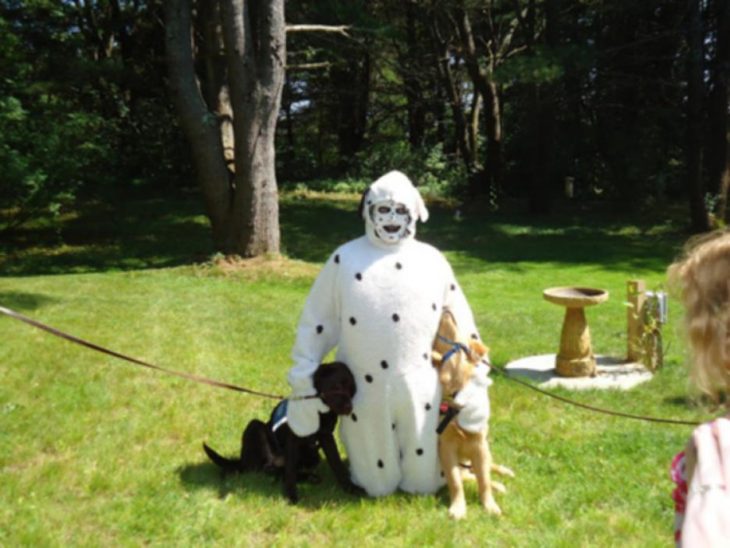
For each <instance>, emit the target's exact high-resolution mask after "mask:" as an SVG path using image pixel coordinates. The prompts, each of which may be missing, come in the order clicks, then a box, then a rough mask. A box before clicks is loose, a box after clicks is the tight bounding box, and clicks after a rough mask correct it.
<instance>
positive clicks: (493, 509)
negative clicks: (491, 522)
mask: <svg viewBox="0 0 730 548" xmlns="http://www.w3.org/2000/svg"><path fill="white" fill-rule="evenodd" d="M482 508H484V511H485V512H487V514H491V515H493V516H501V515H502V510H501V508H500V507H499V505H498V504H497V501H495V500H494V497H492V496H491V495H490V496H488V497H487V498H486V500H484V501H482Z"/></svg>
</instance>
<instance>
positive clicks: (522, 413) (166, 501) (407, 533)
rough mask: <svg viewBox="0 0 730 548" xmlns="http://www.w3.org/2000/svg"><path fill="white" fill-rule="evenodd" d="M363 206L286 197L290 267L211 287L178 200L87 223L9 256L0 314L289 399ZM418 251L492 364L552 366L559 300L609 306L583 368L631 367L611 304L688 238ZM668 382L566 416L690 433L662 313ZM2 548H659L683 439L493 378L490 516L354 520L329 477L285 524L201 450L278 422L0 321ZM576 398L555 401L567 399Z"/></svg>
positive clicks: (534, 235) (99, 210) (518, 236)
mask: <svg viewBox="0 0 730 548" xmlns="http://www.w3.org/2000/svg"><path fill="white" fill-rule="evenodd" d="M356 205H357V201H356V199H354V198H351V199H323V198H321V197H318V198H312V197H307V196H302V195H290V196H287V197H285V198H284V199H283V201H282V229H283V243H284V246H285V249H286V253H287V255H288V256H289V257H290V258H291V259H296V261H273V262H271V263H268V264H267V263H265V262H264V263H255V264H253V265H249V266H246V267H243V266H241V265H238V266H239V268H236V265H235V264H234V265H231V266H230V268H224V266H225V265H218V266H216V265H215V264H212V263H206V260H207V257H209V256H210V247H209V243H208V232H207V228H206V225H205V222H204V218H203V216H202V214H201V213H200V210H199V204H198V202H197V201H196V199H195V197H188V198H185V199H180V198H175V199H170V198H166V199H165V200H153V199H139V200H136V201H133V202H129V203H124V204H121V205H119V206H118V207H115V208H111V207H110V206H106V205H103V204H96V205H95V206H94V207H92V208H85V209H80V210H79V212H78V213H77V214H76V215H74V216H69V218H68V219H67V220H66V222H65V223H64V224H63V225H62V227H61V230H60V232H58V231H49V230H47V229H43V228H39V227H36V228H34V229H31V230H28V231H24V232H19V233H16V234H15V235H12V237H11V238H9V239H8V240H7V241H6V242H5V243H4V244H2V245H3V248H2V251H3V256H2V257H0V269H2V270H1V271H0V272H2V277H0V304H2V305H4V306H7V307H10V308H14V309H16V310H18V311H20V312H23V313H25V314H28V315H30V316H33V317H34V318H37V319H39V320H40V321H43V322H47V323H49V324H51V325H54V326H57V327H59V328H62V329H65V330H67V331H69V332H71V333H74V334H76V335H78V336H80V337H84V338H88V339H90V340H92V341H94V342H97V343H98V344H101V345H104V346H108V347H110V348H113V349H116V350H119V351H122V352H124V353H127V354H129V355H132V356H136V357H139V358H143V359H146V360H149V361H151V362H153V363H157V364H160V365H163V366H166V367H171V368H174V369H180V370H184V371H189V372H194V373H198V374H202V375H207V376H211V377H214V378H217V379H221V380H226V381H230V382H233V383H237V384H242V385H246V386H250V387H254V388H258V389H260V390H264V391H271V392H275V393H285V392H286V390H287V387H286V382H285V374H286V371H287V369H288V367H289V363H290V362H289V352H290V349H291V346H292V344H293V340H294V331H295V327H296V323H297V320H298V316H299V312H300V310H301V307H302V305H303V303H304V299H305V298H306V294H307V291H308V288H309V286H310V284H311V282H312V279H313V276H314V275H315V274H316V272H317V270H318V267H319V263H321V262H322V261H323V260H324V259H325V258H326V257H327V255H328V254H329V253H330V252H331V251H332V249H334V247H335V246H336V245H338V244H339V243H341V242H343V241H344V240H346V239H349V238H351V237H355V236H357V235H359V234H360V233H361V224H360V222H359V221H358V219H357V216H356V214H355V208H356ZM432 213H433V218H432V220H431V221H429V223H428V224H426V225H423V226H422V228H421V232H420V235H419V236H420V237H421V238H422V239H424V240H426V241H429V242H431V243H434V244H435V245H437V246H438V247H439V248H441V249H443V250H444V251H445V252H446V254H447V255H448V257H449V259H450V261H451V263H452V265H453V266H454V269H455V271H456V273H457V276H458V277H459V280H460V282H461V284H462V285H463V287H464V291H465V292H466V294H467V297H468V298H469V300H470V303H471V305H472V308H473V309H474V312H475V314H476V318H477V323H478V325H479V327H480V330H481V332H482V335H483V336H484V338H485V339H486V340H487V342H488V344H489V345H490V347H491V348H492V357H493V359H494V361H495V363H497V364H499V365H503V364H505V363H506V362H508V361H510V360H512V359H515V358H518V357H522V356H526V355H531V354H538V353H540V354H542V353H549V352H554V351H555V349H556V346H557V342H558V339H559V331H560V323H561V320H562V312H561V311H560V310H559V309H558V308H557V307H555V306H554V305H551V304H549V303H547V302H546V301H544V300H543V299H542V296H541V293H542V290H543V289H544V288H546V287H550V286H556V285H574V284H575V285H589V286H595V287H602V288H605V289H608V290H609V292H610V293H611V298H610V299H609V301H608V302H606V303H604V304H602V305H600V306H598V307H594V308H591V309H590V310H589V311H588V316H589V322H590V325H591V329H592V335H593V342H594V347H595V350H596V351H597V352H599V353H603V354H610V355H616V356H621V355H623V354H624V353H625V348H626V341H625V330H626V309H625V307H624V305H623V301H624V299H625V285H626V281H627V280H628V279H633V278H641V279H644V280H645V281H646V282H647V284H648V285H649V287H651V288H656V287H659V286H660V285H661V284H662V282H663V280H664V269H665V267H666V265H667V263H668V262H669V261H670V260H671V258H672V257H673V255H674V253H675V252H676V250H677V248H678V246H679V245H680V244H681V242H682V240H683V239H684V235H682V234H681V233H679V232H677V231H675V230H672V228H671V225H665V224H652V223H648V224H640V225H636V224H631V223H628V222H624V223H615V222H612V221H610V219H607V218H606V217H602V216H601V215H585V214H583V215H578V214H577V213H576V214H575V215H574V216H571V215H568V216H566V217H563V219H562V221H561V222H560V223H558V222H547V221H543V222H534V221H532V220H530V219H526V218H524V217H520V216H515V215H508V214H500V215H483V214H476V213H475V214H467V215H466V217H465V218H464V219H463V220H460V221H456V220H454V219H453V212H451V211H449V210H447V209H442V210H439V209H437V208H436V209H434V211H432ZM672 307H673V308H672V311H671V312H672V323H670V325H668V326H666V327H665V341H666V342H667V343H668V345H669V349H668V355H667V363H666V366H665V368H664V369H662V370H661V371H660V372H659V373H658V374H657V375H656V376H655V378H654V379H653V380H652V381H650V382H649V383H647V384H644V385H642V386H640V387H638V388H636V389H634V390H632V391H630V392H613V391H592V392H581V393H573V394H572V397H575V398H577V399H580V400H581V401H584V402H587V403H590V404H594V405H599V406H602V407H608V408H612V409H619V410H621V411H626V412H631V413H638V414H648V415H655V416H664V417H672V418H684V419H691V420H696V419H701V418H703V417H705V416H707V414H708V413H709V412H708V411H707V410H706V409H703V408H701V407H699V406H697V405H695V404H693V403H692V401H691V400H690V399H688V397H687V393H688V389H687V382H686V374H685V371H684V366H683V364H682V362H683V358H682V344H681V342H680V341H679V340H678V338H677V337H676V336H675V334H674V333H675V328H674V324H676V323H677V319H678V310H677V306H676V305H674V304H673V305H672ZM0 340H1V341H2V343H1V344H0V378H2V382H1V383H0V486H2V487H0V545H3V546H15V545H45V546H62V545H63V546H65V545H92V546H98V545H117V544H121V545H139V544H143V543H144V544H153V545H198V544H201V543H208V544H220V545H246V546H247V545H250V544H253V545H275V546H285V545H286V546H289V545H295V546H299V545H347V546H350V545H352V544H362V545H366V546H372V545H388V546H392V545H396V546H400V545H429V546H441V545H445V546H465V545H466V546H483V545H489V546H575V545H579V546H619V545H623V546H642V547H643V546H667V545H669V544H670V543H671V539H672V536H671V534H672V533H671V529H672V522H673V510H672V503H671V499H670V492H671V489H672V486H671V484H670V482H669V480H668V473H667V468H668V465H669V462H670V460H671V458H672V456H673V455H674V454H675V453H676V452H677V451H678V450H679V449H681V448H682V446H683V444H684V442H685V440H686V439H687V436H688V434H689V432H690V428H688V427H678V426H669V425H657V424H651V423H644V422H637V421H629V420H625V419H618V418H612V417H607V416H603V415H597V414H592V413H589V412H586V411H583V410H580V409H577V408H573V407H568V406H565V405H564V404H562V403H559V402H556V401H554V400H551V399H548V398H545V397H544V396H540V395H538V394H535V393H534V392H532V391H529V390H526V389H525V388H524V387H521V386H519V385H516V384H514V383H511V382H510V381H508V380H505V379H502V378H495V383H494V385H493V387H492V389H491V398H492V420H491V434H490V438H491V444H492V450H493V453H494V455H495V457H496V459H497V460H498V461H499V462H501V463H504V464H507V465H508V466H511V467H512V468H513V469H514V470H515V471H516V473H517V477H516V478H515V479H512V480H507V481H506V484H507V487H508V490H509V492H508V493H507V494H506V495H498V502H499V503H500V505H501V506H502V508H503V510H504V512H505V515H504V516H503V517H502V518H501V519H497V518H493V517H488V516H486V515H483V514H482V513H481V512H480V511H479V509H478V507H477V504H476V492H475V486H473V485H471V486H469V487H468V490H467V493H468V500H469V503H470V506H469V515H468V517H467V519H466V520H465V521H464V522H462V523H458V524H457V523H454V522H452V521H450V520H448V519H447V517H446V503H447V495H446V494H445V493H444V492H443V491H442V492H440V493H439V494H437V495H435V496H422V497H415V496H408V495H404V494H398V495H394V496H391V497H386V498H383V499H377V500H373V499H356V498H352V497H350V496H347V495H345V494H342V493H341V492H340V491H339V490H338V489H337V488H336V487H335V486H334V484H333V481H332V478H331V475H330V474H329V472H328V471H327V470H326V467H324V466H323V467H322V474H323V476H324V481H323V483H322V484H320V485H305V486H303V487H302V503H301V504H300V505H299V506H297V507H290V506H289V505H287V504H286V503H285V502H284V500H283V498H282V496H281V494H280V486H279V484H278V483H276V482H274V481H273V480H272V479H271V478H269V477H262V476H256V475H247V476H243V477H238V478H229V479H226V480H223V479H221V477H220V475H219V474H218V472H217V471H216V470H215V469H214V467H213V466H212V465H211V464H208V462H207V461H206V458H205V455H204V454H203V452H202V449H201V442H202V441H208V442H210V443H211V444H212V445H213V446H214V447H216V448H218V449H220V450H221V451H222V452H224V453H231V454H232V453H235V452H236V451H237V450H238V443H239V442H238V440H239V436H240V432H241V429H242V427H243V426H244V424H245V423H246V421H248V420H249V419H251V418H253V417H259V418H265V417H266V416H267V415H268V412H269V410H270V408H271V405H272V402H271V401H270V400H265V399H261V398H257V397H252V396H247V395H240V394H237V393H233V392H229V391H224V390H218V389H214V388H210V387H206V386H202V385H197V384H194V383H191V382H188V381H185V380H182V379H177V378H174V377H169V376H165V375H162V374H159V373H155V372H151V371H148V370H144V369H141V368H137V367H135V366H132V365H128V364H125V363H124V362H120V361H118V360H115V359H113V358H110V357H106V356H103V355H101V354H97V353H94V352H91V351H89V350H86V349H83V348H81V347H78V346H75V345H71V344H70V343H68V342H64V341H61V340H58V339H54V338H52V337H50V336H48V335H46V334H44V333H42V332H40V331H37V330H34V329H32V328H30V327H28V326H25V325H23V324H21V323H18V322H14V321H12V320H10V319H7V318H0ZM560 393H561V394H563V395H571V393H569V392H567V391H561V392H560Z"/></svg>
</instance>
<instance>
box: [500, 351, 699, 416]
mask: <svg viewBox="0 0 730 548" xmlns="http://www.w3.org/2000/svg"><path fill="white" fill-rule="evenodd" d="M489 367H490V368H492V369H494V370H495V371H497V372H499V373H500V374H501V375H502V376H503V377H504V378H506V379H509V380H511V381H512V382H516V383H517V384H521V385H522V386H526V387H527V388H529V389H531V390H534V391H535V392H538V393H540V394H543V395H544V396H549V397H551V398H553V399H556V400H558V401H561V402H563V403H567V404H570V405H574V406H575V407H580V408H582V409H587V410H589V411H594V412H596V413H603V414H604V415H612V416H614V417H623V418H625V419H634V420H642V421H648V422H658V423H664V424H676V425H684V426H697V425H699V424H701V423H699V422H696V421H684V420H677V419H663V418H659V417H647V416H644V415H633V414H631V413H623V412H621V411H613V410H611V409H604V408H602V407H595V406H593V405H588V404H587V403H581V402H579V401H575V400H572V399H570V398H566V397H563V396H559V395H558V394H553V393H552V392H548V391H547V390H543V389H542V388H539V387H537V386H534V385H532V384H530V383H529V382H526V381H523V380H520V379H517V378H515V377H513V376H512V375H510V374H509V373H507V371H506V370H505V369H504V367H498V366H495V365H492V364H491V363H490V364H489Z"/></svg>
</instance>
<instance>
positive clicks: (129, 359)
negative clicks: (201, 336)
mask: <svg viewBox="0 0 730 548" xmlns="http://www.w3.org/2000/svg"><path fill="white" fill-rule="evenodd" d="M0 313H2V314H5V315H6V316H8V317H10V318H13V319H15V320H20V321H21V322H25V323H27V324H28V325H31V326H33V327H36V328H38V329H41V330H43V331H46V332H47V333H50V334H51V335H55V336H56V337H60V338H62V339H65V340H67V341H70V342H72V343H76V344H79V345H81V346H85V347H86V348H90V349H91V350H96V351H97V352H101V353H102V354H107V355H109V356H113V357H115V358H119V359H120V360H124V361H127V362H130V363H133V364H136V365H141V366H142V367H147V368H149V369H154V370H155V371H161V372H163V373H167V374H168V375H174V376H176V377H182V378H183V379H187V380H189V381H194V382H197V383H200V384H207V385H209V386H215V387H217V388H225V389H227V390H234V391H236V392H244V393H246V394H253V395H254V396H261V397H263V398H271V399H276V400H283V399H284V397H283V396H279V395H276V394H269V393H266V392H259V391H258V390H251V389H250V388H245V387H243V386H238V385H235V384H230V383H227V382H221V381H217V380H214V379H209V378H207V377H202V376H199V375H193V374H191V373H185V372H182V371H174V370H172V369H167V368H165V367H160V366H159V365H154V364H152V363H148V362H146V361H143V360H138V359H137V358H132V357H130V356H125V355H124V354H121V353H119V352H115V351H114V350H109V349H108V348H104V347H103V346H99V345H98V344H94V343H92V342H89V341H86V340H84V339H81V338H79V337H75V336H73V335H69V334H68V333H64V332H63V331H61V330H60V329H56V328H55V327H51V326H50V325H46V324H43V323H41V322H39V321H36V320H33V319H31V318H29V317H27V316H24V315H23V314H20V313H18V312H15V311H14V310H10V309H9V308H5V307H3V306H0ZM317 397H319V395H318V394H315V395H312V396H303V397H302V398H297V399H313V398H317Z"/></svg>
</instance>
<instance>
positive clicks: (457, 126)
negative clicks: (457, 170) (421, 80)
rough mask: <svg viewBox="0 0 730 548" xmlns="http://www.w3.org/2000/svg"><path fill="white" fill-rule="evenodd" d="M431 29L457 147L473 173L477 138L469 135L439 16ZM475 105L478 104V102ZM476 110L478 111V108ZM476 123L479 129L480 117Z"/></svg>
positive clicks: (437, 67) (437, 66) (465, 163)
mask: <svg viewBox="0 0 730 548" xmlns="http://www.w3.org/2000/svg"><path fill="white" fill-rule="evenodd" d="M430 31H431V43H432V44H433V50H434V59H435V60H436V71H437V74H438V75H439V79H440V81H441V89H442V90H443V91H444V92H445V93H446V98H447V100H448V103H449V108H450V110H451V119H452V121H453V124H454V141H455V143H456V149H457V150H458V152H459V155H460V156H461V159H462V162H463V163H464V167H466V170H467V172H468V173H469V174H472V173H474V172H475V170H476V148H475V147H474V146H473V144H475V143H476V139H474V140H473V141H472V139H471V138H470V135H469V124H468V123H467V120H466V116H465V115H464V109H463V106H462V100H461V92H460V90H459V83H458V82H456V79H455V77H454V73H453V71H452V70H451V53H450V51H449V44H448V41H447V40H446V39H444V38H443V37H442V33H441V29H440V27H439V23H438V18H437V17H433V18H432V20H431V25H430ZM474 95H475V96H477V95H478V94H477V93H475V94H474ZM475 106H478V104H476V105H475ZM472 112H475V110H474V109H472ZM476 112H477V113H478V109H477V110H476ZM475 125H476V127H477V130H478V119H477V123H476V124H475Z"/></svg>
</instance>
